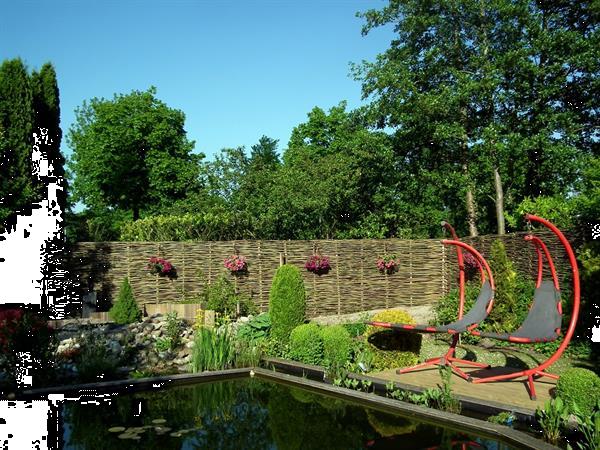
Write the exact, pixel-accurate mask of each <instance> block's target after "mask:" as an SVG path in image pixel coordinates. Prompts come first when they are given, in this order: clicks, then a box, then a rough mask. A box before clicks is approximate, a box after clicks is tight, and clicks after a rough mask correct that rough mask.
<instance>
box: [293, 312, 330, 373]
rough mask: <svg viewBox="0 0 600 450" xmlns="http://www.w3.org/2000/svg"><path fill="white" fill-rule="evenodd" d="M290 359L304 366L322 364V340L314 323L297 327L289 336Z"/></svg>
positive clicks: (319, 331) (317, 326)
mask: <svg viewBox="0 0 600 450" xmlns="http://www.w3.org/2000/svg"><path fill="white" fill-rule="evenodd" d="M290 358H292V359H293V360H295V361H300V362H303V363H305V364H316V365H319V364H321V363H322V362H323V340H322V339H321V330H320V329H319V325H317V324H316V323H314V322H311V323H306V324H302V325H299V326H297V327H296V328H294V329H293V330H292V333H291V335H290Z"/></svg>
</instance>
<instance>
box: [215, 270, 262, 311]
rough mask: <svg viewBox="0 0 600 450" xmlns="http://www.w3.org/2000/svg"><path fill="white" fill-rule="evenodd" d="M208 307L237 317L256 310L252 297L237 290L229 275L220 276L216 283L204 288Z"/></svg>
mask: <svg viewBox="0 0 600 450" xmlns="http://www.w3.org/2000/svg"><path fill="white" fill-rule="evenodd" d="M204 299H205V304H206V309H212V310H214V311H215V312H216V313H218V314H222V315H227V316H230V317H235V316H237V315H238V310H239V314H241V315H247V314H252V313H254V312H256V306H255V305H254V302H252V299H250V298H249V297H247V296H245V295H241V294H238V293H237V292H236V291H235V286H234V284H233V283H232V282H231V281H230V280H229V277H227V275H225V274H223V275H221V276H219V277H218V278H217V279H216V280H215V282H214V283H212V284H209V285H207V286H206V288H205V290H204Z"/></svg>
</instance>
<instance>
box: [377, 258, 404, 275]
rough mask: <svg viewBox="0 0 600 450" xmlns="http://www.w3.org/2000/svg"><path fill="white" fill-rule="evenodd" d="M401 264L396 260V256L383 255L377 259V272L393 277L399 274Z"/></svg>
mask: <svg viewBox="0 0 600 450" xmlns="http://www.w3.org/2000/svg"><path fill="white" fill-rule="evenodd" d="M399 266H400V262H399V261H398V260H397V259H396V255H383V256H380V257H379V258H377V270H379V272H380V273H385V274H388V275H391V274H393V273H395V272H398V268H399Z"/></svg>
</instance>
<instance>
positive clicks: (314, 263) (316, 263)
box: [304, 255, 331, 275]
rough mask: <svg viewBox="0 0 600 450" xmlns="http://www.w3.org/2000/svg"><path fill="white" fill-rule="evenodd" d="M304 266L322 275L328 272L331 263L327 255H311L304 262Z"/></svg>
mask: <svg viewBox="0 0 600 450" xmlns="http://www.w3.org/2000/svg"><path fill="white" fill-rule="evenodd" d="M304 268H305V269H306V270H308V271H309V272H312V273H314V274H316V275H323V274H326V273H327V272H329V270H330V269H331V265H330V264H329V258H328V257H327V256H321V255H312V256H311V257H310V258H308V261H306V264H304Z"/></svg>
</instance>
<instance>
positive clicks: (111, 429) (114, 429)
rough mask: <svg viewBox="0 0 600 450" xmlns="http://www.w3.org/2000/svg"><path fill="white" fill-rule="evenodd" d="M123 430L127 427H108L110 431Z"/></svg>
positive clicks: (117, 431)
mask: <svg viewBox="0 0 600 450" xmlns="http://www.w3.org/2000/svg"><path fill="white" fill-rule="evenodd" d="M122 431H125V427H112V428H109V429H108V432H109V433H120V432H122Z"/></svg>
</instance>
